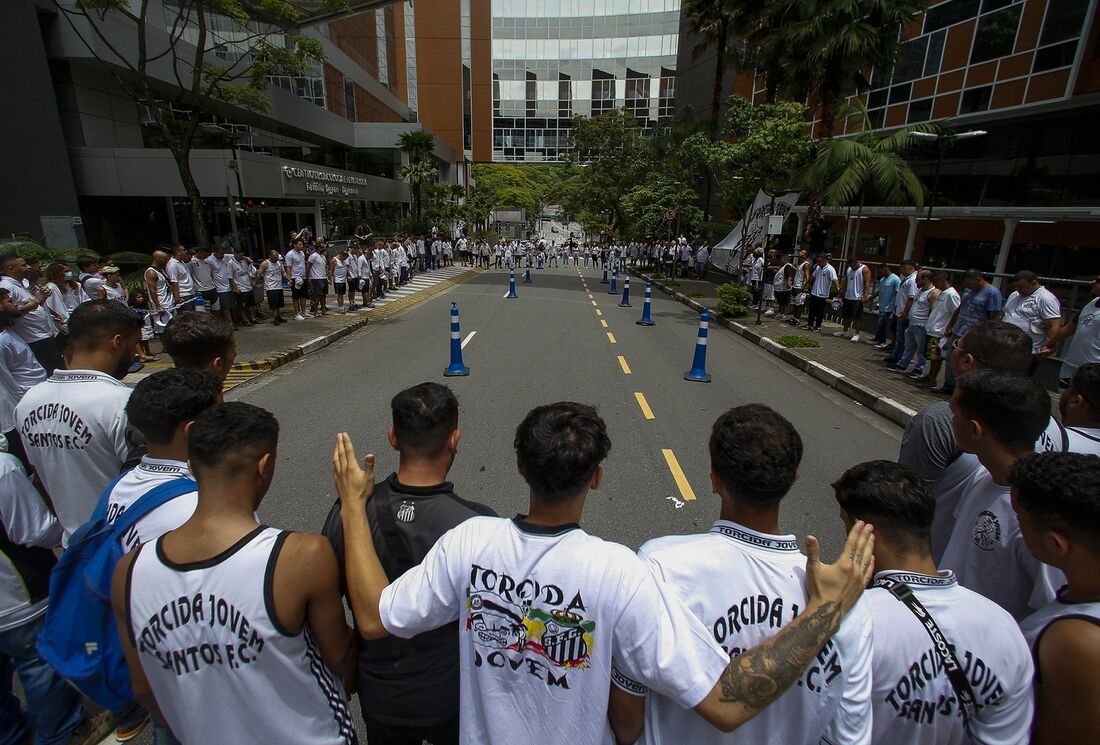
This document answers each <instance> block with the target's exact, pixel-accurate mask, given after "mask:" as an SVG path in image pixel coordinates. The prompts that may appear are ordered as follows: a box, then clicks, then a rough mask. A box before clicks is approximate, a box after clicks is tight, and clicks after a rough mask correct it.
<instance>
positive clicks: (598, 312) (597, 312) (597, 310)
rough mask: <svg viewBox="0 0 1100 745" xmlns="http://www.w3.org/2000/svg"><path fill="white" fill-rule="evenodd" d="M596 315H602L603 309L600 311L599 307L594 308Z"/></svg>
mask: <svg viewBox="0 0 1100 745" xmlns="http://www.w3.org/2000/svg"><path fill="white" fill-rule="evenodd" d="M596 315H597V316H602V315H603V311H602V310H600V309H599V308H596Z"/></svg>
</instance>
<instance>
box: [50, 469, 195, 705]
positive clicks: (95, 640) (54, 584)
mask: <svg viewBox="0 0 1100 745" xmlns="http://www.w3.org/2000/svg"><path fill="white" fill-rule="evenodd" d="M123 475H125V474H123ZM121 478H122V476H119V477H118V478H116V479H115V480H114V481H112V482H111V483H110V484H108V485H107V488H106V489H105V490H104V492H103V494H102V496H100V498H99V503H98V504H97V505H96V508H95V510H94V511H93V512H92V516H91V518H90V519H89V520H88V522H86V523H84V524H83V525H81V526H80V528H79V529H78V530H77V531H76V532H75V533H73V534H72V536H71V537H70V538H69V547H68V548H67V549H66V550H65V553H63V554H62V555H61V558H60V559H59V560H58V562H57V566H55V567H54V569H53V571H52V572H51V573H50V600H49V607H48V609H47V610H46V622H45V624H44V625H43V627H42V630H41V631H40V632H39V633H38V653H39V654H40V655H41V656H42V658H43V659H44V660H46V662H48V663H49V664H50V665H51V666H52V667H53V668H54V669H55V670H57V672H58V674H60V675H61V677H63V678H65V679H66V680H68V681H69V682H70V683H72V684H73V685H74V686H75V687H76V688H77V689H79V690H80V692H81V693H83V694H84V695H85V696H87V697H88V698H90V699H91V700H92V701H95V702H96V703H97V704H99V705H100V706H103V707H104V708H107V709H110V710H111V711H112V712H114V713H116V714H119V713H121V712H122V711H124V710H125V709H126V708H127V707H128V706H130V705H131V704H132V703H133V702H134V692H133V689H132V688H131V687H130V673H129V671H128V670H127V669H126V658H125V656H124V655H123V652H122V642H121V640H120V638H119V629H118V626H117V624H116V623H115V614H114V611H113V609H112V607H111V577H112V576H113V575H114V571H115V566H116V565H117V564H118V561H119V559H121V558H122V556H123V554H124V553H125V552H124V551H123V550H122V544H121V538H122V537H123V536H124V535H126V532H127V531H128V530H130V528H132V527H133V526H134V525H136V524H137V523H138V521H139V520H141V518H143V517H145V516H146V515H148V514H149V513H150V512H152V511H153V510H155V509H156V508H157V507H160V506H161V505H163V504H165V503H167V502H168V501H169V500H172V499H175V498H176V497H179V496H181V495H183V494H187V493H188V492H193V491H195V488H196V486H195V482H194V481H192V480H191V479H172V480H171V481H166V482H165V483H163V484H161V485H160V486H157V487H154V488H153V489H150V490H149V491H147V492H146V493H145V494H143V495H142V496H141V497H140V498H139V499H138V500H137V501H136V502H134V504H133V505H131V506H130V507H129V509H127V510H126V511H125V512H123V513H122V515H121V516H120V517H119V518H118V520H116V521H115V523H114V524H113V525H112V524H108V523H107V500H108V497H109V496H110V494H111V491H112V490H113V489H114V488H115V484H117V483H118V481H119V479H121Z"/></svg>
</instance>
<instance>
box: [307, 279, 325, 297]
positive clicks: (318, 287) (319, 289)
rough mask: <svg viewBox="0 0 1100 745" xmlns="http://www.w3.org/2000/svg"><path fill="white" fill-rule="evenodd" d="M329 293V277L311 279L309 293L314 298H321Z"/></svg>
mask: <svg viewBox="0 0 1100 745" xmlns="http://www.w3.org/2000/svg"><path fill="white" fill-rule="evenodd" d="M326 294H328V280H327V279H311V280H310V281H309V295H310V297H311V298H313V299H314V300H320V299H321V298H323V297H324V296H325V295H326Z"/></svg>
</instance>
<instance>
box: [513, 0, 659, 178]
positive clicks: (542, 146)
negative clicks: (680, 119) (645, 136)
mask: <svg viewBox="0 0 1100 745" xmlns="http://www.w3.org/2000/svg"><path fill="white" fill-rule="evenodd" d="M492 6H493V7H492V13H493V18H492V22H493V27H492V34H493V39H492V55H493V160H494V161H498V162H500V161H504V162H525V161H526V162H531V161H535V162H537V161H551V162H552V161H558V160H561V159H562V158H563V156H564V154H565V152H566V150H567V149H568V139H569V137H568V135H569V128H570V120H571V117H572V116H573V115H574V114H580V115H583V116H596V115H599V114H600V113H603V112H605V111H610V110H612V109H615V108H621V107H625V108H626V109H628V110H629V111H631V112H632V113H633V114H634V115H635V116H636V117H638V119H639V121H641V122H642V126H643V127H645V128H649V127H652V126H653V125H654V124H655V123H656V122H657V120H659V119H661V118H662V117H665V116H670V115H672V113H673V110H674V101H673V99H674V97H675V84H676V52H677V46H678V42H679V19H680V0H584V1H582V0H495V1H494V2H493V4H492Z"/></svg>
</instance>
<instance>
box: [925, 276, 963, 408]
mask: <svg viewBox="0 0 1100 745" xmlns="http://www.w3.org/2000/svg"><path fill="white" fill-rule="evenodd" d="M932 286H933V287H934V288H935V292H936V295H935V299H934V300H933V301H932V307H931V308H930V309H929V311H928V320H927V321H926V322H925V324H924V332H925V339H926V341H925V344H924V356H925V359H927V360H928V370H927V372H926V374H925V376H924V377H923V378H919V379H918V380H917V385H919V386H920V387H922V388H931V387H933V386H934V385H936V381H937V380H938V379H939V376H940V368H941V367H943V360H944V355H945V354H946V355H947V356H948V358H950V356H951V350H949V349H947V350H945V349H944V348H943V347H944V346H946V345H941V343H940V340H941V339H943V335H944V333H945V332H946V331H947V324H948V323H949V322H950V321H951V317H952V316H953V315H955V310H956V309H957V308H958V307H959V304H960V303H961V302H962V298H960V297H959V291H958V290H956V289H955V288H954V287H952V286H951V275H949V274H948V273H947V272H943V271H937V272H933V273H932ZM929 297H932V296H931V295H929Z"/></svg>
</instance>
